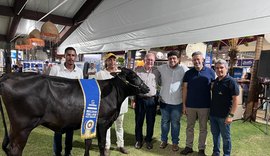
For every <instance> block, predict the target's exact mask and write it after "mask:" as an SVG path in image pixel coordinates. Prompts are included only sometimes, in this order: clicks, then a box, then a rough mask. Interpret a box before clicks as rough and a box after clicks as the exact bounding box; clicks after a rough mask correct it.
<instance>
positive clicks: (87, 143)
mask: <svg viewBox="0 0 270 156" xmlns="http://www.w3.org/2000/svg"><path fill="white" fill-rule="evenodd" d="M84 143H85V148H84V156H89V155H90V154H89V150H90V147H91V145H92V139H85V140H84Z"/></svg>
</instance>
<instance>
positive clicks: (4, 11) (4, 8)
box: [0, 5, 74, 26]
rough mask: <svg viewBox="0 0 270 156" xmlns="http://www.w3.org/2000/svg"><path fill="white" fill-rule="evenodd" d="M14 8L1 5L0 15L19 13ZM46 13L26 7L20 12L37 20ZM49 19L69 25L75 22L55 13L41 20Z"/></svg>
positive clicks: (24, 16) (55, 22)
mask: <svg viewBox="0 0 270 156" xmlns="http://www.w3.org/2000/svg"><path fill="white" fill-rule="evenodd" d="M13 10H14V8H12V7H7V6H2V5H0V15H3V16H9V17H14V16H16V15H17V14H16V13H15V12H13ZM44 15H46V13H42V12H38V11H32V10H26V9H24V10H22V12H21V13H20V17H21V18H25V19H30V20H36V21H37V20H39V19H40V18H41V17H43V16H44ZM48 20H50V21H51V22H53V23H54V24H60V25H67V26H72V25H73V23H74V22H73V19H72V18H68V17H63V16H58V15H53V14H50V15H48V16H47V17H46V18H44V19H43V20H41V21H43V22H47V21H48Z"/></svg>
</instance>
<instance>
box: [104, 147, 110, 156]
mask: <svg viewBox="0 0 270 156" xmlns="http://www.w3.org/2000/svg"><path fill="white" fill-rule="evenodd" d="M104 155H105V156H110V149H106V148H105V150H104Z"/></svg>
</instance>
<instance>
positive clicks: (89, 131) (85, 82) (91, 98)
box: [79, 79, 100, 139]
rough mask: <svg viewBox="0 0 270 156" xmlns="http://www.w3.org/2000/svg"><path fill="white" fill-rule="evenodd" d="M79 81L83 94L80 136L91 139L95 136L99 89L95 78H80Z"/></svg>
mask: <svg viewBox="0 0 270 156" xmlns="http://www.w3.org/2000/svg"><path fill="white" fill-rule="evenodd" d="M79 82H80V85H81V88H82V92H83V95H84V110H83V117H82V124H81V138H82V139H92V138H94V137H96V125H97V120H98V112H99V103H100V89H99V85H98V83H97V81H96V80H95V79H80V80H79Z"/></svg>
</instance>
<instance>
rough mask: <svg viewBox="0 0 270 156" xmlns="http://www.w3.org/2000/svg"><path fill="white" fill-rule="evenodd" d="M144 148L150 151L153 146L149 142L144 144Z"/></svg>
mask: <svg viewBox="0 0 270 156" xmlns="http://www.w3.org/2000/svg"><path fill="white" fill-rule="evenodd" d="M146 148H147V149H149V150H150V149H152V148H153V144H152V143H151V142H146Z"/></svg>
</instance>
